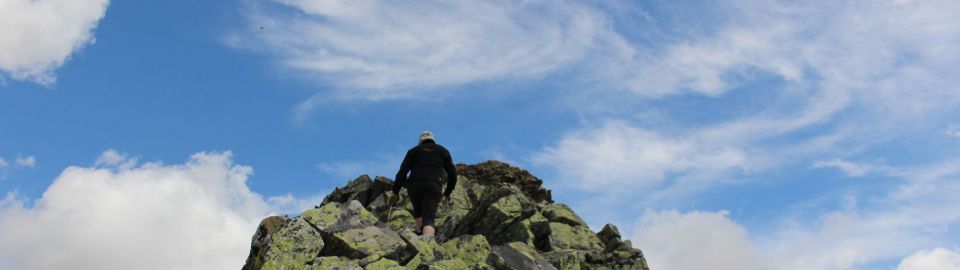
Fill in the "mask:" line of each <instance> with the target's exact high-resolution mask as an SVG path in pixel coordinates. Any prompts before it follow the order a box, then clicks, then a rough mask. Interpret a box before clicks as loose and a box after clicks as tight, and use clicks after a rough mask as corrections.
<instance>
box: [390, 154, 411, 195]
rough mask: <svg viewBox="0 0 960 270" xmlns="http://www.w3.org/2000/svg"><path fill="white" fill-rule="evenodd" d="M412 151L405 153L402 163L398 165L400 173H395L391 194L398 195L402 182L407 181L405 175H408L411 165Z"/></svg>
mask: <svg viewBox="0 0 960 270" xmlns="http://www.w3.org/2000/svg"><path fill="white" fill-rule="evenodd" d="M412 155H413V151H407V155H406V156H404V157H403V162H402V163H400V171H398V172H397V177H396V178H395V179H394V181H393V194H394V195H400V188H402V187H403V182H405V181H407V174H408V173H410V167H411V166H412V165H413V164H410V163H412V162H413V157H411V156H412Z"/></svg>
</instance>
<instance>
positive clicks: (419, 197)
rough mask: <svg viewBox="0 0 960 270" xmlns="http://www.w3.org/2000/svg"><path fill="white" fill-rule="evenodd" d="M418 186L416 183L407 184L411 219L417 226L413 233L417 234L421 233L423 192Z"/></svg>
mask: <svg viewBox="0 0 960 270" xmlns="http://www.w3.org/2000/svg"><path fill="white" fill-rule="evenodd" d="M419 186H420V185H417V184H416V183H410V184H407V196H408V197H410V203H411V204H413V218H414V219H415V220H416V225H417V227H416V228H415V229H414V231H416V233H417V234H420V233H421V231H423V192H422V191H421V188H420V187H419Z"/></svg>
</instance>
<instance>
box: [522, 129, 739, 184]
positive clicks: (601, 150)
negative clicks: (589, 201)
mask: <svg viewBox="0 0 960 270" xmlns="http://www.w3.org/2000/svg"><path fill="white" fill-rule="evenodd" d="M533 159H534V160H535V162H536V163H537V164H540V165H543V166H549V167H551V168H556V169H557V170H562V171H563V173H564V175H562V176H561V177H563V179H564V180H565V181H566V182H568V183H574V184H579V185H578V186H577V187H578V188H581V189H587V190H606V189H608V187H609V186H611V185H616V186H620V187H623V188H638V187H650V186H653V185H656V184H658V183H661V182H662V181H663V180H664V179H665V178H666V177H667V176H669V175H676V174H683V173H690V172H702V171H716V170H725V169H730V168H736V167H740V166H744V163H745V161H746V157H745V153H744V152H743V151H742V150H740V149H735V148H726V147H714V146H711V145H708V144H698V143H697V138H692V139H688V138H671V137H670V136H664V135H660V134H657V133H656V132H653V131H648V130H644V129H640V128H636V127H633V126H631V125H629V124H627V123H625V122H621V121H610V122H608V123H606V124H604V125H603V126H600V127H597V128H588V129H585V130H580V131H577V132H574V133H572V134H568V135H567V136H565V137H564V138H563V139H562V140H561V141H560V142H558V143H557V144H556V145H553V146H550V147H548V148H546V149H544V150H543V151H542V152H541V153H539V154H537V156H535V157H534V158H533Z"/></svg>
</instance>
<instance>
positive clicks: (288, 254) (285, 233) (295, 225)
mask: <svg viewBox="0 0 960 270" xmlns="http://www.w3.org/2000/svg"><path fill="white" fill-rule="evenodd" d="M268 219H269V218H268ZM276 221H277V219H272V220H271V221H268V220H264V222H261V226H263V227H265V228H269V227H271V226H275V225H276V224H277V223H275V222H276ZM271 223H272V224H271ZM267 230H269V229H267ZM323 246H324V242H323V240H322V239H321V238H320V237H319V234H318V233H317V231H316V230H314V229H313V228H312V227H310V224H307V223H306V222H304V221H303V220H302V219H297V220H293V221H291V222H289V224H286V225H285V226H283V227H280V228H279V229H277V230H276V231H275V232H274V233H272V234H271V235H270V241H269V244H267V245H266V247H265V248H264V250H265V251H264V252H263V255H262V256H257V257H254V259H253V260H252V262H251V260H250V259H248V260H247V266H245V267H244V269H285V268H287V267H285V266H292V265H296V266H304V265H308V264H309V263H310V262H313V261H314V259H315V256H316V254H317V252H319V251H320V249H322V248H323ZM251 253H252V249H251ZM248 266H249V268H248Z"/></svg>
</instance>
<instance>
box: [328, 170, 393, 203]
mask: <svg viewBox="0 0 960 270" xmlns="http://www.w3.org/2000/svg"><path fill="white" fill-rule="evenodd" d="M392 185H393V181H391V180H389V179H387V178H386V177H382V176H378V177H377V178H376V179H375V180H371V179H370V176H368V175H361V176H360V177H357V179H354V180H353V181H350V182H348V183H347V186H346V187H343V188H336V189H334V190H333V192H331V193H330V195H327V197H325V198H323V203H322V204H327V203H330V202H338V203H346V202H349V201H359V202H360V203H361V204H363V205H367V204H370V202H372V201H373V200H374V199H376V198H377V197H378V196H380V195H381V194H383V193H384V192H386V191H389V190H390V188H391V187H392Z"/></svg>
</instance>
